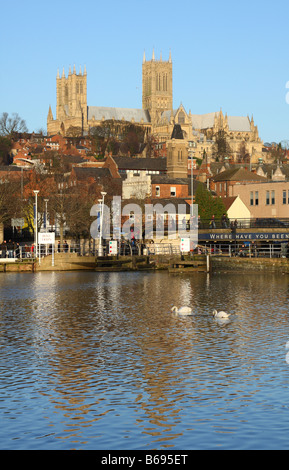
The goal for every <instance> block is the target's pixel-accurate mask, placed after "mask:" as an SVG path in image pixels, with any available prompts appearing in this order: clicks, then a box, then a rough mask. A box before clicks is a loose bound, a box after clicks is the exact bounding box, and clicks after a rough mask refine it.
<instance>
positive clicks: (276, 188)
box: [229, 181, 289, 219]
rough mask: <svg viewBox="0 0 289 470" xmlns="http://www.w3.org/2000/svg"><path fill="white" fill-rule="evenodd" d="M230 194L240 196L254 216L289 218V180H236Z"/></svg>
mask: <svg viewBox="0 0 289 470" xmlns="http://www.w3.org/2000/svg"><path fill="white" fill-rule="evenodd" d="M229 195H230V196H239V197H240V199H241V200H242V201H243V202H244V204H245V205H246V207H247V208H248V209H249V211H250V213H251V217H252V218H262V219H264V218H276V219H282V218H288V214H289V181H262V182H261V181H259V182H257V181H256V182H252V181H251V182H249V181H248V182H236V183H235V184H234V185H230V187H229Z"/></svg>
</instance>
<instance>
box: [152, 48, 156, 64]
mask: <svg viewBox="0 0 289 470" xmlns="http://www.w3.org/2000/svg"><path fill="white" fill-rule="evenodd" d="M152 60H153V61H155V49H154V48H153V57H152Z"/></svg>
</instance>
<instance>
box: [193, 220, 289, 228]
mask: <svg viewBox="0 0 289 470" xmlns="http://www.w3.org/2000/svg"><path fill="white" fill-rule="evenodd" d="M198 228H199V229H231V230H235V229H248V228H254V229H258V228H279V229H284V228H287V229H289V218H278V219H277V218H274V217H264V218H254V219H234V220H229V219H225V218H224V219H223V220H222V219H216V220H215V219H202V220H199V221H198Z"/></svg>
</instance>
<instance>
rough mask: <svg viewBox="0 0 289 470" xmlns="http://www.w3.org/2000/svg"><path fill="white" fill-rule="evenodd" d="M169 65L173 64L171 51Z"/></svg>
mask: <svg viewBox="0 0 289 470" xmlns="http://www.w3.org/2000/svg"><path fill="white" fill-rule="evenodd" d="M169 63H170V64H171V63H172V52H171V50H170V56H169Z"/></svg>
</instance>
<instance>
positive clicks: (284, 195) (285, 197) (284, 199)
mask: <svg viewBox="0 0 289 470" xmlns="http://www.w3.org/2000/svg"><path fill="white" fill-rule="evenodd" d="M286 203H287V191H286V189H284V190H283V204H286Z"/></svg>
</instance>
